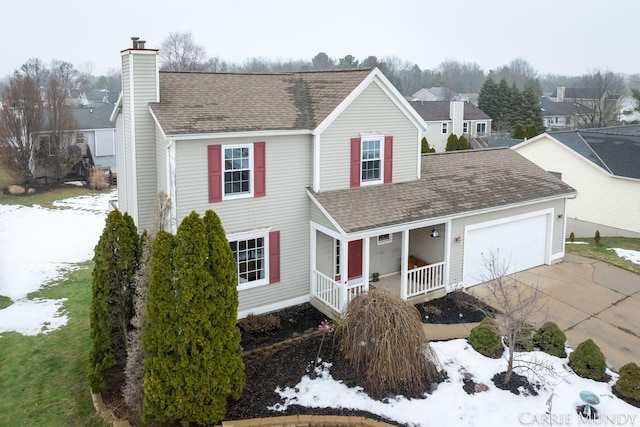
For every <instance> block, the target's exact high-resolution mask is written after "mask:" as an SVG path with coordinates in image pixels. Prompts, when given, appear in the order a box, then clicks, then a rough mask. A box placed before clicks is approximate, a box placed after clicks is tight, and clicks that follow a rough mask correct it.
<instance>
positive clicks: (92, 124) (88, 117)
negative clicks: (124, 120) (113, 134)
mask: <svg viewBox="0 0 640 427" xmlns="http://www.w3.org/2000/svg"><path fill="white" fill-rule="evenodd" d="M72 111H73V115H74V116H75V118H76V121H77V122H78V130H91V129H113V128H115V127H116V124H115V123H114V122H112V121H111V120H109V118H110V116H111V113H112V112H113V104H105V103H95V104H90V105H88V106H86V107H78V108H73V109H72Z"/></svg>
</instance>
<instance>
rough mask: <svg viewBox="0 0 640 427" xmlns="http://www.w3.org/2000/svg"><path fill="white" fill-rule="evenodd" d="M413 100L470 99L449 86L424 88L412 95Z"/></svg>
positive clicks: (466, 100)
mask: <svg viewBox="0 0 640 427" xmlns="http://www.w3.org/2000/svg"><path fill="white" fill-rule="evenodd" d="M411 100H412V101H465V102H468V101H469V99H468V98H466V97H465V96H464V95H460V94H458V93H456V92H454V91H453V90H451V89H449V88H448V87H428V88H422V89H420V90H419V91H417V92H416V93H414V94H413V95H412V99H411Z"/></svg>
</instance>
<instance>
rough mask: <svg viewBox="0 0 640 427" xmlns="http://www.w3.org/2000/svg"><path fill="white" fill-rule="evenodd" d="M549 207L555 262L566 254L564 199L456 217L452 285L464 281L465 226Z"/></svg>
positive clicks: (450, 280)
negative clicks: (459, 238) (551, 212)
mask: <svg viewBox="0 0 640 427" xmlns="http://www.w3.org/2000/svg"><path fill="white" fill-rule="evenodd" d="M547 209H552V211H553V214H552V215H551V216H552V223H551V224H550V227H551V230H552V231H551V236H552V240H551V242H550V246H551V253H550V259H551V261H552V262H553V260H555V259H557V258H558V257H561V256H562V255H563V254H564V236H563V232H564V220H563V219H562V218H558V215H560V214H563V213H564V199H558V200H552V201H548V202H540V203H535V204H531V205H525V206H519V207H514V208H508V209H502V210H499V211H494V212H488V213H484V214H480V215H473V216H469V217H464V218H458V219H454V220H453V221H452V222H451V231H450V235H449V238H450V239H451V240H450V244H451V252H450V269H449V283H450V284H451V285H455V284H458V283H462V280H463V276H462V273H463V255H464V254H463V249H464V235H465V227H467V226H473V225H476V224H480V223H485V222H487V221H494V220H500V219H503V218H511V217H515V216H518V215H527V214H529V213H530V212H536V211H543V210H547ZM457 237H461V238H462V240H461V241H460V242H456V238H457ZM440 239H442V237H440Z"/></svg>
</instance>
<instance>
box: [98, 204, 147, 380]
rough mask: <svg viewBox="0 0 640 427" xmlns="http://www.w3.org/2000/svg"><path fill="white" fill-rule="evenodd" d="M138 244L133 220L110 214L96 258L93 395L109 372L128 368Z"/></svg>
mask: <svg viewBox="0 0 640 427" xmlns="http://www.w3.org/2000/svg"><path fill="white" fill-rule="evenodd" d="M139 242H140V238H139V236H138V232H137V229H136V226H135V224H134V222H133V218H131V216H129V215H128V214H126V213H125V214H124V215H123V214H122V213H121V212H120V211H118V210H114V211H111V212H110V213H109V215H108V216H107V219H106V222H105V228H104V230H103V232H102V235H101V236H100V240H99V241H98V244H97V245H96V247H95V250H94V258H93V260H94V264H95V266H94V268H93V272H92V300H91V308H90V324H91V352H90V355H89V368H88V371H89V372H88V376H89V384H90V386H91V389H92V391H94V392H99V391H101V390H102V388H103V387H104V382H105V375H106V371H107V369H109V368H111V367H115V368H114V369H117V370H120V371H121V370H122V369H124V366H125V364H126V357H127V352H126V347H127V333H128V330H129V325H130V321H131V318H132V316H133V298H132V297H133V292H132V281H133V276H134V274H135V272H136V270H137V266H138V247H139Z"/></svg>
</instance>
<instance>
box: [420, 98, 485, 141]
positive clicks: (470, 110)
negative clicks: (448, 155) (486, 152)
mask: <svg viewBox="0 0 640 427" xmlns="http://www.w3.org/2000/svg"><path fill="white" fill-rule="evenodd" d="M409 103H410V104H411V106H412V107H413V108H414V109H415V110H416V112H417V113H418V114H419V115H420V117H422V119H423V120H424V121H425V123H426V124H427V126H426V129H425V131H424V136H426V137H427V142H428V143H429V146H430V147H434V148H435V149H436V152H438V153H440V152H442V151H445V148H446V146H447V139H448V138H449V135H451V134H455V135H456V136H458V137H460V136H462V135H464V137H465V138H467V140H468V141H469V144H471V146H472V147H475V148H478V147H486V146H487V145H488V140H489V138H490V137H491V117H489V116H488V115H487V114H486V113H485V112H483V111H482V110H480V109H479V108H478V107H476V106H475V105H473V104H471V103H470V102H464V101H410V102H409Z"/></svg>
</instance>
